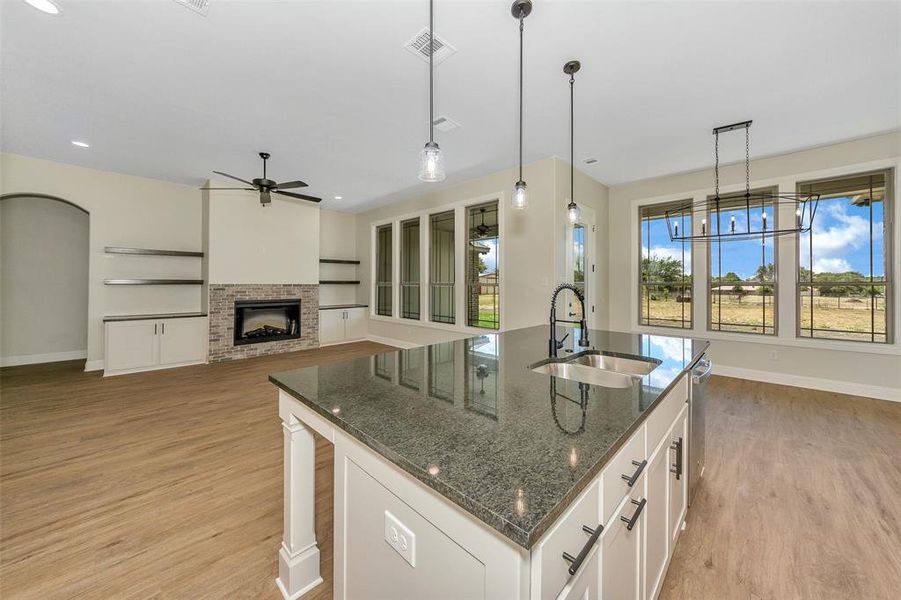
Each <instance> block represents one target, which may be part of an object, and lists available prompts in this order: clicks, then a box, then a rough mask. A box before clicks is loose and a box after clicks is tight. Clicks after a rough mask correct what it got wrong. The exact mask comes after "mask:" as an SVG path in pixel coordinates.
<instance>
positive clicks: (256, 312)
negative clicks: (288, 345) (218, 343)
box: [235, 300, 300, 345]
mask: <svg viewBox="0 0 901 600" xmlns="http://www.w3.org/2000/svg"><path fill="white" fill-rule="evenodd" d="M299 337H300V300H258V301H249V302H244V301H242V302H235V345H240V344H256V343H258V342H274V341H276V340H293V339H297V338H299Z"/></svg>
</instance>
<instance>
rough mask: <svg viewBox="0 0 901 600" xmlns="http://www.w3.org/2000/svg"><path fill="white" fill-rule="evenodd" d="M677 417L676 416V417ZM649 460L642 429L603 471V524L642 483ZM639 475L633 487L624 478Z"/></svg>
mask: <svg viewBox="0 0 901 600" xmlns="http://www.w3.org/2000/svg"><path fill="white" fill-rule="evenodd" d="M674 416H675V415H674ZM645 458H647V456H646V455H645V428H644V427H640V428H639V429H638V431H636V432H635V433H634V434H632V437H631V438H629V441H628V442H626V444H625V445H624V446H623V447H622V448H620V450H619V453H618V454H617V455H616V456H614V457H613V460H611V461H610V463H609V464H608V465H607V466H606V467H604V471H603V486H602V487H603V490H604V493H603V502H602V504H601V508H602V512H601V522H603V523H607V522H608V521H609V520H610V517H611V516H612V515H613V511H614V510H616V507H617V506H619V503H620V501H622V499H623V496H625V495H626V494H628V493H629V492H630V491H631V490H633V489H635V487H637V486H638V485H639V482H640V481H641V479H640V478H641V473H639V469H641V471H642V472H644V469H645V468H646V467H647V464H646V463H645V464H644V466H642V463H643V461H644V460H645ZM636 463H638V464H636ZM636 473H638V477H636V478H635V483H634V485H633V486H630V485H629V481H627V480H626V479H624V478H623V475H625V476H626V477H629V478H632V477H634V476H635V474H636Z"/></svg>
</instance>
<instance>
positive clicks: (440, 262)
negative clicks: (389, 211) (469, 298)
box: [429, 210, 456, 325]
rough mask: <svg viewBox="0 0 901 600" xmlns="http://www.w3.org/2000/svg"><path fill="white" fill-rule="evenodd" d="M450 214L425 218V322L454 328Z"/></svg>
mask: <svg viewBox="0 0 901 600" xmlns="http://www.w3.org/2000/svg"><path fill="white" fill-rule="evenodd" d="M454 235H455V233H454V211H452V210H449V211H446V212H441V213H438V214H434V215H431V216H430V217H429V319H430V320H431V321H434V322H436V323H447V324H451V325H452V324H454V323H455V322H456V312H455V307H454V294H455V289H456V271H455V269H456V250H455V245H456V244H455V243H454Z"/></svg>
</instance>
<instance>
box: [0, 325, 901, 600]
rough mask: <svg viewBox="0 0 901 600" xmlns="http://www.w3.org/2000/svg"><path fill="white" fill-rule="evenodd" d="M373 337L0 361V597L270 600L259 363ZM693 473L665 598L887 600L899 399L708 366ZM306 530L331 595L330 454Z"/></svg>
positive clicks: (897, 514)
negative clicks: (102, 369) (232, 349)
mask: <svg viewBox="0 0 901 600" xmlns="http://www.w3.org/2000/svg"><path fill="white" fill-rule="evenodd" d="M384 348H385V347H384V346H379V345H377V344H372V343H361V344H353V345H347V346H339V347H332V348H327V349H323V350H316V351H309V352H303V353H294V354H290V355H281V356H277V357H267V358H262V359H251V360H246V361H240V362H235V363H225V364H219V365H204V366H198V367H187V368H184V369H177V370H170V371H159V372H155V373H145V374H139V375H127V376H122V377H115V378H110V379H102V378H100V377H99V376H98V375H96V374H84V373H81V372H80V371H79V370H78V365H76V364H72V363H66V364H57V365H52V366H42V367H15V368H8V369H3V370H2V371H0V388H2V392H0V393H2V397H0V486H2V487H0V551H2V555H0V597H2V598H4V599H6V598H17V599H18V598H41V599H55V598H263V599H276V598H279V597H280V596H279V594H278V593H277V592H276V589H275V586H274V579H275V577H276V575H277V569H278V566H277V561H276V552H277V549H278V545H279V542H280V537H281V510H282V507H281V501H282V487H281V486H282V481H281V480H282V477H281V460H282V454H281V453H282V432H281V425H280V422H279V420H278V416H277V406H276V395H275V391H274V388H273V387H272V385H271V384H269V383H268V382H267V380H266V375H267V374H268V373H269V372H272V371H277V370H283V369H288V368H292V367H298V366H306V365H310V364H316V363H321V362H328V361H334V360H340V359H343V358H349V357H352V356H359V355H364V354H371V353H373V352H375V351H377V350H379V349H384ZM709 393H710V395H711V401H710V404H709V414H708V433H709V437H708V458H707V470H706V472H705V476H704V479H703V481H702V484H701V488H700V491H699V495H698V497H697V498H696V501H695V504H694V506H693V507H692V510H691V512H690V514H689V518H688V528H687V530H686V531H685V532H684V534H683V536H682V538H681V540H680V542H679V546H678V547H677V549H676V554H675V556H674V558H673V562H672V565H671V567H670V570H669V575H668V577H667V580H666V583H665V586H664V590H663V594H662V596H661V597H662V598H664V599H666V600H671V599H677V598H678V599H683V598H685V599H694V598H698V599H707V598H710V599H731V598H736V599H747V598H754V599H756V598H760V599H774V600H775V599H779V600H782V599H787V598H823V599H832V598H835V599H845V598H855V599H857V598H867V599H870V598H877V599H881V598H885V599H888V598H898V597H899V590H901V404H898V403H890V402H879V401H874V400H866V399H862V398H852V397H849V396H841V395H837V394H829V393H822V392H812V391H806V390H799V389H796V388H789V387H782V386H773V385H767V384H759V383H751V382H746V381H741V380H737V379H728V378H716V377H715V378H713V379H712V380H711V384H710V388H709ZM317 448H318V451H319V454H318V456H317V462H318V468H317V493H318V500H317V534H318V537H319V539H320V541H321V543H322V548H321V550H322V563H323V565H322V567H323V576H324V578H325V580H326V583H325V584H324V585H322V586H320V587H319V588H317V589H316V590H314V592H313V593H312V594H311V595H309V596H308V597H307V598H315V599H317V600H318V599H320V598H330V597H331V552H332V547H331V530H332V522H331V510H330V509H331V501H332V496H331V494H332V483H331V479H330V473H331V455H330V447H329V445H328V444H327V443H325V442H323V441H320V444H319V446H318V447H317Z"/></svg>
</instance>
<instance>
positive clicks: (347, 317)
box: [319, 306, 366, 346]
mask: <svg viewBox="0 0 901 600" xmlns="http://www.w3.org/2000/svg"><path fill="white" fill-rule="evenodd" d="M365 337H366V307H364V306H359V307H351V308H322V309H320V310H319V345H320V346H326V345H328V344H341V343H344V342H353V341H356V340H362V339H364V338H365Z"/></svg>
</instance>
